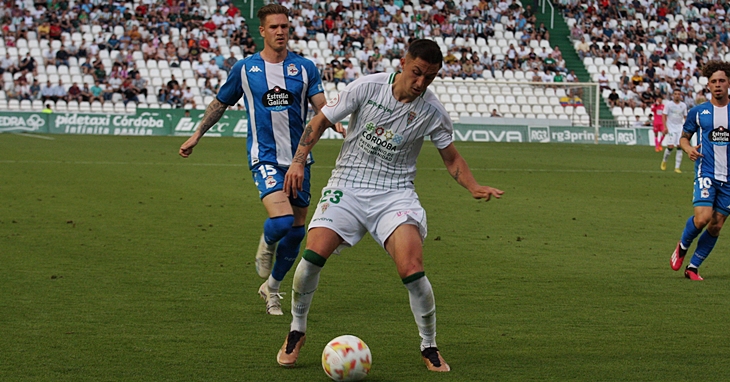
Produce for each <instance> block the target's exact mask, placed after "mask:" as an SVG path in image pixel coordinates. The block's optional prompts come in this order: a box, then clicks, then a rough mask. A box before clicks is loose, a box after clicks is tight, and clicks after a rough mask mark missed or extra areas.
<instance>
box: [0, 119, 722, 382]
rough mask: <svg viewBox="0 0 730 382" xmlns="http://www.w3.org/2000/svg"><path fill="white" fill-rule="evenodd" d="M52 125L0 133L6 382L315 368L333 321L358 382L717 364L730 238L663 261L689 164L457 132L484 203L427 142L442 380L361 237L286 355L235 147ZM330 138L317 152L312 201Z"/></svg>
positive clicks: (517, 377)
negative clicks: (368, 354) (351, 355)
mask: <svg viewBox="0 0 730 382" xmlns="http://www.w3.org/2000/svg"><path fill="white" fill-rule="evenodd" d="M45 137H46V138H52V139H39V138H38V136H32V137H31V136H24V135H13V134H2V135H0V380H2V381H327V380H328V379H327V377H326V376H325V374H324V372H323V371H322V369H321V366H320V355H321V351H322V349H323V347H324V345H325V344H326V343H327V342H328V341H329V340H330V339H332V338H334V337H336V336H338V335H341V334H354V335H357V336H360V337H361V338H363V339H364V340H365V342H367V343H368V345H369V346H370V348H371V350H372V353H373V369H372V372H371V374H370V376H369V377H368V380H370V381H419V382H420V381H484V380H494V381H526V380H539V381H543V380H547V381H565V380H577V381H597V380H602V381H603V380H605V381H612V380H613V381H618V380H620V381H625V380H635V381H649V380H665V381H677V380H690V379H693V380H708V381H712V380H724V379H725V378H727V371H728V369H727V362H728V359H730V345H729V344H730V342H728V333H730V320H728V317H729V316H730V306H729V305H728V301H730V261H728V248H729V244H728V243H730V241H729V240H730V239H728V238H727V235H730V234H727V233H725V237H721V239H720V240H719V242H718V244H717V246H716V248H715V250H714V252H713V254H712V256H711V257H710V258H709V259H708V260H707V261H706V262H705V265H704V266H703V267H702V275H703V276H704V277H705V281H703V282H690V281H688V280H686V279H684V278H683V277H682V274H681V272H672V271H671V269H670V268H669V256H670V254H671V252H672V250H673V248H674V245H675V244H676V242H677V240H678V239H679V236H680V233H681V230H682V228H683V226H684V222H685V221H686V219H687V217H689V215H690V214H691V213H692V208H691V197H692V195H691V191H692V171H691V169H692V164H691V162H690V161H689V160H688V159H687V158H686V157H685V160H684V163H683V164H682V170H683V171H684V173H682V174H675V173H673V172H671V169H670V171H667V172H662V171H660V170H659V161H660V154H657V153H655V152H654V151H653V148H652V147H630V146H612V145H600V146H593V145H569V144H565V145H561V144H505V143H499V144H490V143H458V144H457V148H458V149H459V150H460V152H461V153H462V155H463V156H464V157H465V158H466V159H467V161H468V162H469V163H470V165H471V167H472V170H473V172H474V174H475V177H476V178H477V179H478V180H479V181H480V182H482V183H484V184H487V185H490V186H494V187H497V188H501V189H502V190H504V191H505V194H504V196H503V198H502V199H501V200H492V201H490V202H487V203H485V202H480V201H475V200H473V199H472V198H471V197H470V195H469V194H468V192H467V191H466V190H464V189H462V188H461V187H460V186H458V185H457V184H456V183H455V182H454V181H453V180H452V179H451V177H450V176H449V175H448V173H447V172H446V171H445V169H444V166H443V163H441V160H440V157H439V155H438V152H437V151H436V149H435V148H433V146H432V145H431V144H430V143H426V144H425V145H424V148H423V152H422V155H421V158H420V162H419V172H418V176H417V178H416V189H417V191H418V192H419V195H420V197H421V201H422V204H423V205H424V207H425V208H426V210H427V212H428V223H429V236H428V238H427V239H426V242H425V266H426V274H427V275H428V276H429V279H430V280H431V282H432V284H433V286H434V290H435V294H436V302H437V316H438V337H437V338H438V343H439V347H440V349H441V350H442V354H443V355H444V357H445V358H446V360H447V361H448V362H449V363H450V364H451V366H452V369H453V371H452V372H451V373H448V374H436V373H430V372H428V371H427V370H426V368H425V366H424V365H423V363H422V361H421V360H420V357H419V353H418V333H417V330H416V327H415V324H414V322H413V317H412V316H411V313H410V309H409V307H408V295H407V292H406V289H405V288H404V287H403V286H402V284H401V282H400V280H399V278H398V276H397V274H396V272H395V267H394V266H393V264H392V262H391V260H390V258H389V257H388V256H387V255H386V254H385V253H384V251H383V250H382V249H381V248H379V247H378V246H377V245H376V244H375V243H374V242H373V241H372V239H371V238H369V237H366V238H365V239H364V240H363V241H362V242H361V243H360V244H359V245H358V246H356V247H355V248H352V249H349V250H346V251H344V252H343V254H342V255H340V256H335V257H333V258H332V259H330V261H329V262H328V264H327V265H326V267H325V268H324V270H323V273H322V277H321V282H320V287H319V291H318V292H317V294H316V295H315V298H314V303H313V306H312V310H311V313H310V321H309V332H308V334H307V335H308V338H307V343H306V345H305V346H304V348H303V350H302V354H301V357H300V362H299V365H298V367H296V368H294V369H283V368H281V367H279V366H278V365H277V364H276V360H275V356H276V352H277V350H278V348H279V346H281V343H282V342H283V340H284V337H285V335H286V333H287V331H288V325H289V321H290V319H291V316H290V314H289V312H288V310H289V307H290V298H291V295H290V288H291V274H292V273H290V274H289V275H288V276H287V278H286V279H285V281H284V283H283V287H282V290H283V291H286V292H287V294H286V295H285V298H284V309H285V311H286V315H285V316H283V317H270V316H266V315H265V313H264V312H265V308H264V304H263V302H262V301H261V300H260V299H259V298H258V296H257V294H256V291H257V288H258V286H259V285H260V283H261V282H262V280H261V279H260V278H258V276H256V273H255V271H254V265H253V257H254V251H255V248H256V245H257V242H258V237H259V235H260V233H261V229H262V228H261V227H262V223H263V219H264V217H265V211H264V209H263V207H262V206H261V204H260V202H259V201H258V195H257V193H256V190H255V187H254V186H253V184H252V180H251V175H250V172H249V170H248V168H247V167H246V165H245V163H246V159H245V158H246V155H245V140H243V139H226V138H205V139H203V141H202V142H201V144H200V145H199V146H198V147H197V148H196V149H195V152H194V153H193V155H192V157H191V158H189V159H182V158H180V157H179V156H178V155H177V150H178V147H179V146H180V144H181V143H182V142H183V141H184V138H182V137H143V138H140V137H105V136H70V135H56V136H45ZM338 148H339V142H337V141H322V142H321V143H320V144H319V145H318V146H317V147H316V149H315V157H316V159H317V163H316V164H315V167H314V169H313V182H312V190H313V195H314V198H313V199H316V196H317V195H319V192H320V190H321V188H322V186H323V185H324V184H325V182H326V179H327V177H328V176H329V172H330V169H331V167H332V165H333V163H334V159H335V157H336V155H337V150H338ZM673 157H674V156H673V155H672V157H671V158H672V161H673ZM670 167H671V164H670ZM310 213H311V211H310Z"/></svg>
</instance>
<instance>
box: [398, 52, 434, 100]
mask: <svg viewBox="0 0 730 382" xmlns="http://www.w3.org/2000/svg"><path fill="white" fill-rule="evenodd" d="M401 66H402V67H403V73H402V76H403V84H404V89H405V91H406V92H408V96H409V98H413V99H415V98H416V97H418V96H420V95H421V93H423V92H425V91H426V88H428V85H431V82H433V80H434V79H435V78H436V75H437V74H438V72H439V70H440V69H441V66H440V65H439V64H429V63H428V62H426V61H424V60H422V59H420V58H413V57H411V56H408V55H406V57H405V58H403V59H402V60H401Z"/></svg>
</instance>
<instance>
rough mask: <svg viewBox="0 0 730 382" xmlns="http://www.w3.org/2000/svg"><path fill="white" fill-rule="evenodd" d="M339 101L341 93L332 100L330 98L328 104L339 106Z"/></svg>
mask: <svg viewBox="0 0 730 382" xmlns="http://www.w3.org/2000/svg"><path fill="white" fill-rule="evenodd" d="M338 103H340V95H339V94H337V95H335V97H334V98H332V99H331V100H329V102H327V106H329V107H335V106H337V104H338Z"/></svg>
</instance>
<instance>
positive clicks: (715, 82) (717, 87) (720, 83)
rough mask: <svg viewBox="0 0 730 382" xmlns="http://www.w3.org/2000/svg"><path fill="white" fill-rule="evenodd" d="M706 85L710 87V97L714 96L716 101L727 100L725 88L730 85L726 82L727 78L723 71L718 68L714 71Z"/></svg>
mask: <svg viewBox="0 0 730 382" xmlns="http://www.w3.org/2000/svg"><path fill="white" fill-rule="evenodd" d="M707 87H709V88H710V92H712V98H714V99H715V100H716V101H726V100H727V89H728V87H730V85H729V84H728V78H727V75H726V74H725V72H724V71H722V70H718V71H716V72H715V73H712V75H711V76H710V79H709V81H708V84H707Z"/></svg>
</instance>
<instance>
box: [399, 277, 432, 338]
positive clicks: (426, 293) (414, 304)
mask: <svg viewBox="0 0 730 382" xmlns="http://www.w3.org/2000/svg"><path fill="white" fill-rule="evenodd" d="M405 286H406V288H407V289H408V298H409V300H410V302H411V311H412V312H413V318H415V319H416V326H418V334H419V335H420V336H421V350H423V349H425V348H429V347H436V301H435V300H434V297H433V289H432V288H431V283H430V282H429V281H428V277H426V276H425V275H424V276H423V277H420V278H419V279H417V280H414V281H411V282H409V283H408V284H405Z"/></svg>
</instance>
